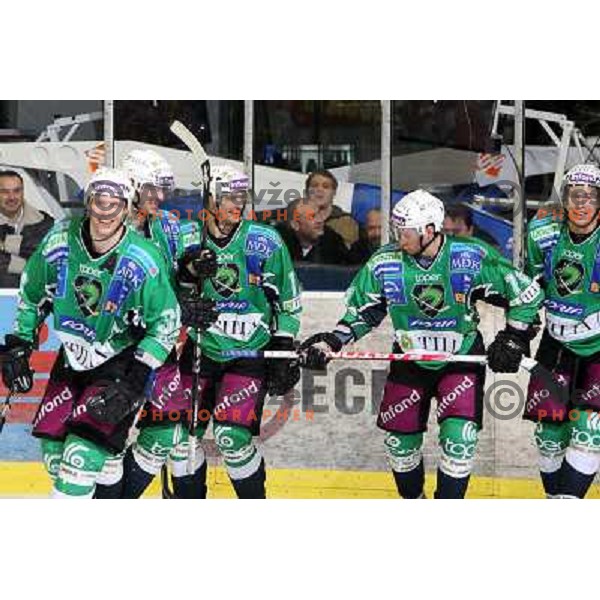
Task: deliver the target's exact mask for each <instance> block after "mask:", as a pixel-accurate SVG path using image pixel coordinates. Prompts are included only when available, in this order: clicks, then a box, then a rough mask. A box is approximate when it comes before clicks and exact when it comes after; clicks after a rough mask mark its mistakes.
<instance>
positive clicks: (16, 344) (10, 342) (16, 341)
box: [4, 333, 33, 354]
mask: <svg viewBox="0 0 600 600" xmlns="http://www.w3.org/2000/svg"><path fill="white" fill-rule="evenodd" d="M4 347H5V348H6V350H14V349H15V348H22V349H24V350H26V351H27V353H28V354H31V351H32V350H33V344H32V343H31V342H28V341H27V340H24V339H23V338H20V337H19V336H17V335H14V334H12V333H7V334H6V335H5V336H4Z"/></svg>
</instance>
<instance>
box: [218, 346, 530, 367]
mask: <svg viewBox="0 0 600 600" xmlns="http://www.w3.org/2000/svg"><path fill="white" fill-rule="evenodd" d="M221 356H223V357H227V358H275V359H277V358H280V359H288V360H289V359H294V358H298V359H302V354H300V353H298V352H296V351H294V350H289V351H288V350H225V351H224V352H222V353H221ZM327 356H328V357H329V358H330V359H332V360H335V359H341V360H383V361H390V362H395V361H408V362H414V361H422V362H452V363H458V362H460V363H475V364H480V365H485V364H486V363H487V356H485V355H479V354H451V353H450V352H430V351H428V350H411V351H409V352H404V353H402V354H398V353H393V352H361V351H353V352H329V353H327ZM537 365H538V363H537V361H536V360H534V359H533V358H523V359H522V360H521V367H522V368H524V369H526V370H527V371H531V370H532V369H533V368H535V367H536V366H537Z"/></svg>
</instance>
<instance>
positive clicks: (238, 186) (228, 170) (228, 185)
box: [210, 165, 250, 201]
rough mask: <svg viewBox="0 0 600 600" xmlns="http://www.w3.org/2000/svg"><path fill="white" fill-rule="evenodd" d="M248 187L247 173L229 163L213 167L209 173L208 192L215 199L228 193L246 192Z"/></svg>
mask: <svg viewBox="0 0 600 600" xmlns="http://www.w3.org/2000/svg"><path fill="white" fill-rule="evenodd" d="M249 188H250V180H249V179H248V175H246V174H245V173H242V172H241V171H238V170H237V169H235V168H234V167H230V166H229V165H222V166H218V167H215V168H214V169H213V172H212V173H211V181H210V194H211V195H212V196H213V197H214V198H216V199H217V201H218V199H219V198H221V197H222V196H228V195H229V194H235V193H238V192H247V191H248V190H249Z"/></svg>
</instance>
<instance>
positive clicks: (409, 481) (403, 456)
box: [384, 431, 425, 500]
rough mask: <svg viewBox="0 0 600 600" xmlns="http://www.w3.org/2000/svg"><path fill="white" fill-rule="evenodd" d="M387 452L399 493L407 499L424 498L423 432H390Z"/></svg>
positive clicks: (386, 445)
mask: <svg viewBox="0 0 600 600" xmlns="http://www.w3.org/2000/svg"><path fill="white" fill-rule="evenodd" d="M384 444H385V453H386V457H387V460H388V463H389V465H390V467H391V468H392V473H393V475H394V481H395V482H396V488H397V489H398V494H399V495H400V496H402V498H405V499H406V500H410V499H416V498H422V497H423V487H424V485H425V468H424V466H423V454H422V451H421V448H422V446H423V434H422V433H396V432H391V431H390V432H388V433H387V435H386V437H385V440H384Z"/></svg>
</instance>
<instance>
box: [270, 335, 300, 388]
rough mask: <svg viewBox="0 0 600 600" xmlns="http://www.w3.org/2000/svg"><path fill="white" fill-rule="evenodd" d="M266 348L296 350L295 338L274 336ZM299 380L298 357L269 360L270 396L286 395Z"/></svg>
mask: <svg viewBox="0 0 600 600" xmlns="http://www.w3.org/2000/svg"><path fill="white" fill-rule="evenodd" d="M265 350H294V340H293V338H291V337H287V336H277V335H276V336H273V338H272V339H271V341H270V342H269V344H268V346H267V347H266V348H265ZM298 381H300V361H299V360H298V359H294V358H292V359H282V358H273V359H270V360H269V361H268V362H267V394H269V395H270V396H284V395H285V394H287V393H288V392H289V391H290V390H291V389H292V388H293V387H294V386H295V385H296V384H297V383H298Z"/></svg>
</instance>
